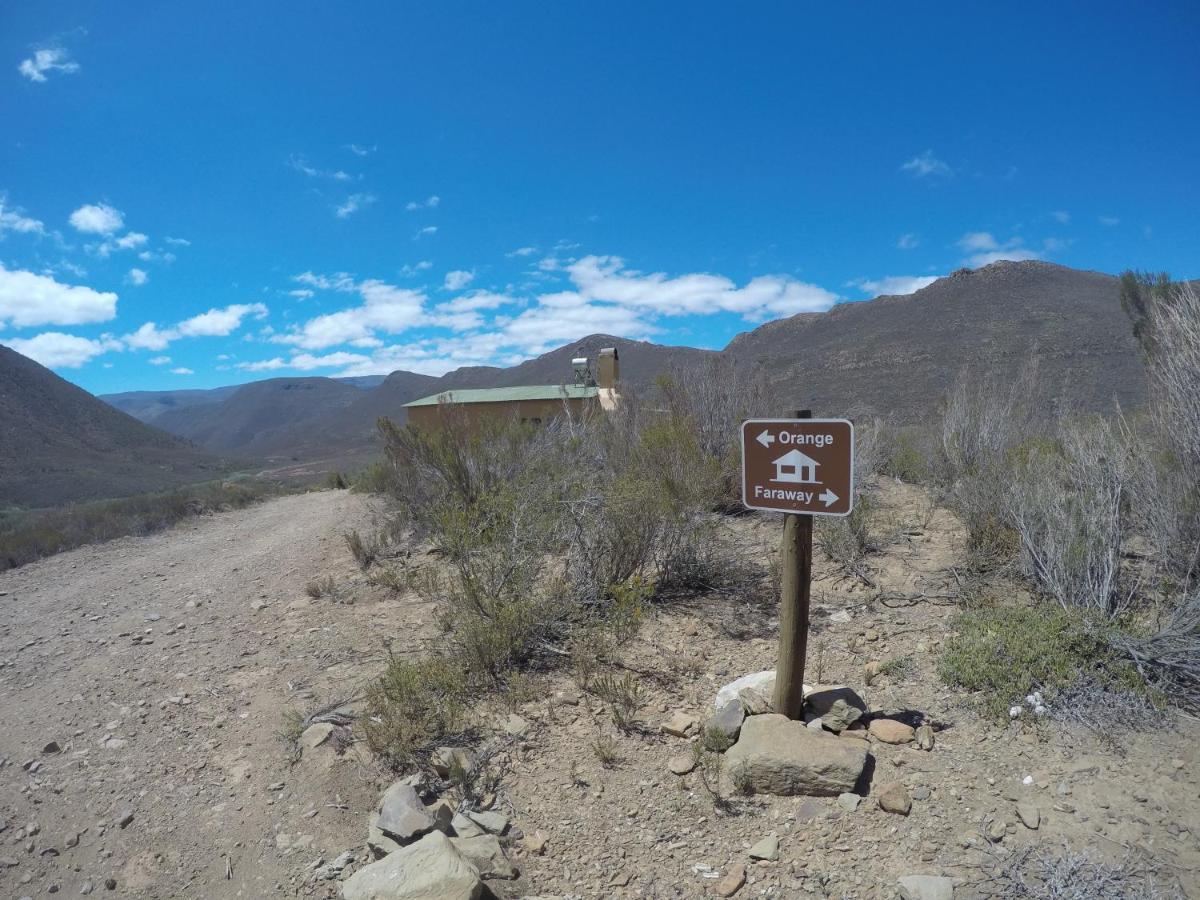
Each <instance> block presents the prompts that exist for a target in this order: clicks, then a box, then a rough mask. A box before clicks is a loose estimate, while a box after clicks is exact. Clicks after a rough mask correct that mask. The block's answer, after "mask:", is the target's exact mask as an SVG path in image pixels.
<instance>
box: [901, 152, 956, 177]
mask: <svg viewBox="0 0 1200 900" xmlns="http://www.w3.org/2000/svg"><path fill="white" fill-rule="evenodd" d="M900 171H902V172H907V173H908V174H910V175H912V176H913V177H914V178H945V177H947V176H949V175H951V174H953V170H952V169H951V168H950V166H949V165H947V164H946V163H945V162H943V161H942V160H940V159H938V158H937V157H936V156H934V155H933V151H932V150H926V151H925V152H924V153H919V154H917V155H916V156H914V157H913V158H912V159H910V160H909V161H908V162H906V163H904V165H902V166H901V167H900Z"/></svg>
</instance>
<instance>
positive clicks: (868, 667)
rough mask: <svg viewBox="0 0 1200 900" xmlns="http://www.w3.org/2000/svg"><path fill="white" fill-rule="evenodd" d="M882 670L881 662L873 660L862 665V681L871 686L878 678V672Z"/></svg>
mask: <svg viewBox="0 0 1200 900" xmlns="http://www.w3.org/2000/svg"><path fill="white" fill-rule="evenodd" d="M882 668H883V661H882V660H878V659H873V660H871V661H870V662H866V663H863V680H864V681H865V682H866V683H867V684H868V685H870V684H872V683H873V682H874V681H875V679H876V678H877V677H878V676H879V670H880V669H882Z"/></svg>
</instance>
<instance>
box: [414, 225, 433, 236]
mask: <svg viewBox="0 0 1200 900" xmlns="http://www.w3.org/2000/svg"><path fill="white" fill-rule="evenodd" d="M437 231H438V227H437V226H436V225H426V226H425V227H424V228H422V229H420V230H419V231H418V232H417V233H416V234H415V235H413V240H416V239H417V238H423V237H428V236H429V235H433V234H437Z"/></svg>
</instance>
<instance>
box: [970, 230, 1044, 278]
mask: <svg viewBox="0 0 1200 900" xmlns="http://www.w3.org/2000/svg"><path fill="white" fill-rule="evenodd" d="M958 246H959V247H960V248H961V249H963V250H965V251H967V252H968V256H967V257H966V259H964V260H963V262H965V263H966V264H967V265H968V266H972V267H973V268H976V269H978V268H980V267H982V266H988V265H991V264H992V263H994V262H1000V261H1002V260H1007V261H1009V262H1021V261H1022V260H1027V259H1041V258H1042V256H1043V253H1041V252H1039V251H1037V250H1031V249H1030V248H1028V247H1026V246H1024V241H1023V240H1022V239H1021V238H1020V237H1019V236H1015V237H1011V238H1009V239H1008V240H1006V241H999V240H997V239H996V237H995V235H993V234H992V233H991V232H990V231H969V232H967V233H966V234H964V235H963V236H962V237H961V238H959V240H958Z"/></svg>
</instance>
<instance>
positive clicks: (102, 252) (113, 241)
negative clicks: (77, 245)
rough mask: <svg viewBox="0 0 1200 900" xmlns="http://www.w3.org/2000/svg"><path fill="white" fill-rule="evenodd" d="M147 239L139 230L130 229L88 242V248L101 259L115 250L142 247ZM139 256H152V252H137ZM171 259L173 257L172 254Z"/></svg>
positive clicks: (148, 257)
mask: <svg viewBox="0 0 1200 900" xmlns="http://www.w3.org/2000/svg"><path fill="white" fill-rule="evenodd" d="M149 240H150V239H149V238H148V237H146V235H144V234H142V233H140V232H137V231H130V232H128V233H126V234H123V235H121V236H120V237H107V238H105V239H104V240H103V241H101V242H100V243H99V244H88V250H90V251H91V252H93V253H95V254H96V255H97V256H99V257H100V258H101V259H105V258H107V257H108V256H109V255H110V254H112V253H114V252H115V251H117V250H136V249H137V248H138V247H144V246H146V242H147V241H149ZM139 256H142V257H145V258H147V259H152V258H153V254H148V255H147V254H139ZM171 259H174V256H172V257H171Z"/></svg>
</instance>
